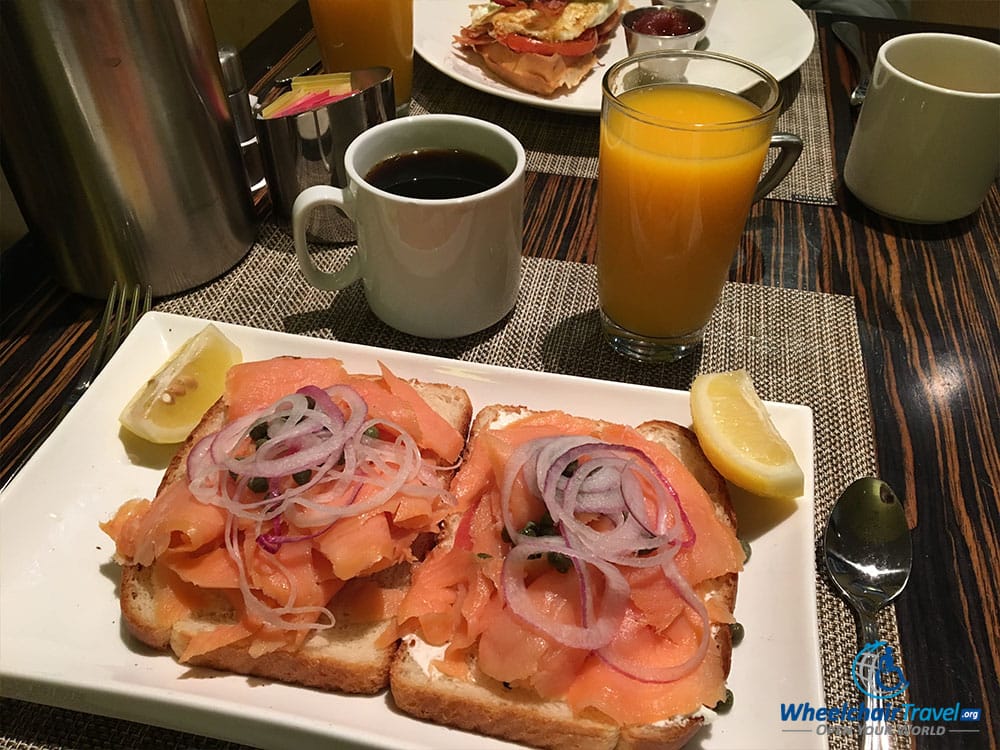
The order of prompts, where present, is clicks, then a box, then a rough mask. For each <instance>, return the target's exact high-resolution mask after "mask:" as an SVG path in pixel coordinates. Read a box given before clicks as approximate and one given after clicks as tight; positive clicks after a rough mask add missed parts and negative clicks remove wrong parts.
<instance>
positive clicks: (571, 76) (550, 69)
mask: <svg viewBox="0 0 1000 750" xmlns="http://www.w3.org/2000/svg"><path fill="white" fill-rule="evenodd" d="M475 51H476V52H478V53H479V55H480V56H481V57H482V59H483V64H484V65H485V66H486V67H487V68H488V69H489V70H490V71H492V72H493V74H494V75H496V76H497V77H498V78H500V79H501V80H503V81H506V82H507V83H510V84H512V85H513V86H516V87H517V88H519V89H523V90H524V91H530V92H531V93H533V94H540V95H542V96H550V95H552V94H554V93H555V92H556V91H558V90H559V89H561V88H563V87H565V88H567V89H573V88H576V87H577V86H579V85H580V82H581V81H582V80H583V79H584V78H586V77H587V74H588V73H590V71H591V70H593V69H594V67H595V66H596V65H597V55H594V54H592V53H591V54H589V55H581V56H579V57H565V56H563V55H536V54H534V53H531V52H513V51H512V50H510V49H509V48H507V47H505V46H504V45H502V44H500V43H499V42H493V43H492V44H484V45H481V46H479V47H477V48H476V50H475Z"/></svg>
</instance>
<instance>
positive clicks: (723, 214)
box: [597, 50, 802, 362]
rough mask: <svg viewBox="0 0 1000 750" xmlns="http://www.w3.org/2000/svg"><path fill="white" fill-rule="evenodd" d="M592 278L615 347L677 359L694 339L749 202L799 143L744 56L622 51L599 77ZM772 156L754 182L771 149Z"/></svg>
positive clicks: (771, 86)
mask: <svg viewBox="0 0 1000 750" xmlns="http://www.w3.org/2000/svg"><path fill="white" fill-rule="evenodd" d="M602 86H603V97H602V107H601V142H600V143H601V145H600V159H599V167H598V213H597V278H598V292H599V296H600V305H601V317H602V322H603V326H604V332H605V336H606V337H607V339H608V341H609V342H610V344H611V346H612V347H613V348H614V349H615V350H617V351H618V352H620V353H622V354H624V355H626V356H629V357H632V358H634V359H639V360H643V361H661V362H662V361H674V360H677V359H680V358H681V357H683V356H684V355H685V354H687V353H689V352H690V351H691V350H692V349H693V348H695V347H696V346H698V344H699V343H700V342H701V337H702V332H703V330H704V328H705V325H706V323H708V320H709V318H710V317H711V315H712V311H713V310H714V308H715V306H716V303H717V302H718V299H719V295H720V294H721V292H722V285H723V283H724V282H725V280H726V277H727V276H728V273H729V267H730V264H731V263H732V261H733V258H734V256H735V254H736V250H737V248H738V246H739V242H740V236H741V234H742V233H743V228H744V225H745V224H746V220H747V216H748V215H749V213H750V205H751V203H752V202H753V201H754V200H756V199H757V198H760V197H762V196H763V195H765V194H766V193H767V192H769V191H770V190H771V189H773V187H774V186H775V185H777V184H778V183H779V182H780V181H781V180H782V179H783V178H784V176H785V175H786V174H787V173H788V170H790V169H791V167H792V165H793V164H794V163H795V160H796V159H797V158H798V155H799V153H800V152H801V150H802V141H801V140H800V139H799V138H798V137H797V136H793V135H788V134H775V133H774V128H775V122H776V120H777V118H778V113H779V110H780V106H781V95H780V89H779V87H778V82H777V81H776V80H775V79H774V78H773V77H772V76H771V75H770V74H769V73H767V72H766V71H765V70H763V69H762V68H759V67H757V66H756V65H753V64H752V63H749V62H745V61H742V60H738V59H736V58H734V57H728V56H725V55H720V54H716V53H712V52H700V51H693V50H677V51H662V52H650V53H646V54H642V55H636V56H634V57H629V58H626V59H624V60H622V61H620V62H618V63H615V64H614V65H612V66H611V68H609V70H608V72H607V73H606V74H605V76H604V80H603V83H602ZM772 146H774V147H776V148H779V149H780V151H779V153H778V155H777V158H776V159H775V161H774V162H773V164H772V166H771V167H770V168H769V169H768V171H767V173H766V174H765V175H764V176H763V177H761V173H762V170H763V165H764V161H765V157H766V155H767V151H768V148H770V147H772Z"/></svg>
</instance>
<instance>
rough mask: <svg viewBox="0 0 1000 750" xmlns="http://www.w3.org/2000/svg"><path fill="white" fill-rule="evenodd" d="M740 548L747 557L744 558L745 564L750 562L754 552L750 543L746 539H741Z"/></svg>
mask: <svg viewBox="0 0 1000 750" xmlns="http://www.w3.org/2000/svg"><path fill="white" fill-rule="evenodd" d="M740 546H741V547H742V548H743V554H744V555H746V557H744V558H743V562H749V561H750V553H751V552H753V550H751V549H750V542H748V541H747V540H746V539H740Z"/></svg>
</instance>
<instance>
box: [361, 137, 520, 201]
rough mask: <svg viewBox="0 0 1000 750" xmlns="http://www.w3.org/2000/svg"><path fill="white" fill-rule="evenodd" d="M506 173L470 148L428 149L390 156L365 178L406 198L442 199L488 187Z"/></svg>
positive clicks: (501, 178)
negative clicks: (466, 149)
mask: <svg viewBox="0 0 1000 750" xmlns="http://www.w3.org/2000/svg"><path fill="white" fill-rule="evenodd" d="M507 174H508V173H507V170H505V169H504V168H503V167H501V166H500V165H499V164H497V163H496V162H495V161H493V160H492V159H490V158H488V157H486V156H482V155H480V154H476V153H473V152H471V151H463V150H461V149H438V148H428V149H420V150H418V151H411V152H409V153H405V154H397V155H396V156H390V157H389V158H388V159H386V160H385V161H382V162H379V163H378V164H376V165H375V166H374V167H372V168H371V170H370V171H369V172H368V174H367V175H365V179H366V180H367V181H368V182H369V183H370V184H371V185H374V186H375V187H377V188H379V189H380V190H385V191H386V192H387V193H392V194H394V195H400V196H403V197H404V198H423V199H429V200H440V199H446V198H461V197H463V196H466V195H475V194H476V193H481V192H483V191H484V190H489V189H490V188H493V187H496V186H497V185H499V184H500V183H501V182H503V181H504V180H505V179H507Z"/></svg>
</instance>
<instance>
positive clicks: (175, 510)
mask: <svg viewBox="0 0 1000 750" xmlns="http://www.w3.org/2000/svg"><path fill="white" fill-rule="evenodd" d="M471 417H472V406H471V402H470V401H469V397H468V395H467V394H466V392H465V391H464V390H463V389H461V388H457V387H454V386H450V385H444V384H434V383H423V382H419V381H407V380H403V379H401V378H400V377H398V376H396V375H395V374H394V373H393V372H391V371H390V370H389V369H388V368H387V367H385V366H384V365H383V366H382V367H381V373H380V374H379V375H356V374H352V373H348V372H347V371H346V370H345V369H344V367H343V365H342V364H341V362H340V361H339V360H336V359H301V358H296V357H278V358H275V359H271V360H266V361H261V362H247V363H242V364H238V365H235V366H233V367H232V368H231V369H230V370H229V372H228V375H227V376H226V386H225V392H224V394H223V396H222V398H221V399H220V400H219V401H218V402H217V403H216V405H215V406H213V407H212V408H211V409H210V410H209V411H208V413H206V414H205V416H204V418H203V419H202V421H201V423H200V424H199V425H198V427H197V428H196V429H195V431H194V432H193V433H192V434H191V436H190V437H189V438H188V440H187V442H186V443H185V444H184V445H183V447H182V448H181V449H180V450H179V452H178V453H177V454H176V456H175V457H174V459H173V461H172V463H171V464H170V465H169V467H168V468H167V470H166V473H165V475H164V477H163V480H162V482H161V484H160V487H159V489H158V491H157V493H156V495H155V497H154V498H153V499H152V500H148V499H142V498H137V499H133V500H130V501H128V502H126V503H125V504H124V505H123V506H121V508H120V509H119V510H118V512H117V513H116V514H115V516H114V517H113V518H112V519H111V520H109V521H108V522H106V523H104V524H102V528H103V529H104V531H105V532H106V533H108V534H109V535H110V536H111V537H112V539H114V541H115V544H116V555H115V559H116V561H117V562H118V563H119V564H120V565H121V586H120V604H121V611H122V616H123V621H124V624H125V626H126V627H127V629H128V630H129V632H131V633H132V634H133V635H134V636H135V637H136V638H138V639H139V640H140V641H142V642H143V643H146V644H148V645H150V646H152V647H154V648H157V649H161V650H165V651H172V652H173V653H174V655H175V656H176V657H177V659H178V660H179V661H180V662H182V663H184V664H189V665H198V666H206V667H213V668H216V669H220V670H224V671H227V672H235V673H239V674H246V675H256V676H260V677H267V678H271V679H275V680H281V681H285V682H291V683H296V684H301V685H308V686H312V687H318V688H322V689H326V690H338V691H343V692H348V693H363V694H373V693H377V692H379V691H381V690H384V689H385V688H386V686H387V683H388V672H389V663H390V658H391V656H392V653H393V652H394V650H395V648H396V637H395V629H394V621H395V620H394V617H395V610H396V608H397V607H398V605H399V603H400V601H401V600H402V596H403V594H404V592H405V590H406V588H407V586H408V583H409V578H410V574H411V570H412V567H413V565H414V563H416V562H417V561H418V560H419V559H420V558H421V557H422V556H423V555H424V554H425V552H426V550H427V548H428V546H429V544H430V543H431V542H432V541H433V539H434V536H435V535H436V534H437V532H438V530H439V525H440V524H441V523H442V522H443V521H444V519H446V518H447V517H448V516H449V515H450V514H451V513H453V512H454V508H455V505H454V501H453V497H452V494H451V492H450V490H449V483H450V479H451V476H452V474H453V473H454V467H455V465H456V462H457V461H458V459H459V457H460V455H461V453H462V451H463V448H464V445H465V435H466V432H467V430H468V426H469V422H470V420H471Z"/></svg>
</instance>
